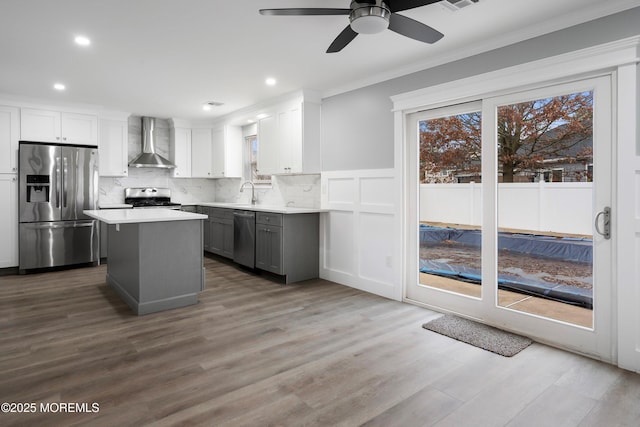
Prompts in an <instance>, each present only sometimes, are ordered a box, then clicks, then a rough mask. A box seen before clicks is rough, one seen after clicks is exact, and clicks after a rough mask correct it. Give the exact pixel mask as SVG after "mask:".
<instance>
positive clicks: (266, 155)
mask: <svg viewBox="0 0 640 427" xmlns="http://www.w3.org/2000/svg"><path fill="white" fill-rule="evenodd" d="M266 114H267V115H266V116H265V117H262V118H261V119H259V120H258V173H259V174H260V175H273V174H277V173H281V171H280V159H279V157H280V147H279V145H280V139H279V135H280V132H279V127H278V114H277V113H271V114H268V113H266Z"/></svg>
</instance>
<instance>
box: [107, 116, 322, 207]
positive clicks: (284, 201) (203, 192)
mask: <svg viewBox="0 0 640 427" xmlns="http://www.w3.org/2000/svg"><path fill="white" fill-rule="evenodd" d="M141 132H142V124H141V119H140V117H139V116H131V117H129V154H128V157H129V161H131V160H132V159H133V158H135V157H136V156H137V155H138V154H140V153H141V152H142V146H141V144H142V133H141ZM154 135H155V149H156V152H157V153H158V154H160V155H161V156H163V157H165V158H167V159H168V158H170V156H169V122H168V121H167V120H163V119H156V122H155V133H154ZM243 182H244V181H243V180H242V179H241V178H223V179H206V178H173V177H172V176H171V171H170V170H169V169H156V168H129V176H126V177H100V203H101V204H110V203H123V202H124V189H125V188H126V187H166V188H170V189H171V199H172V200H173V201H175V202H178V203H191V202H239V203H244V202H247V203H248V202H250V200H251V191H250V190H251V189H250V187H248V186H247V187H245V188H246V190H245V191H243V192H242V193H240V186H241V185H242V183H243ZM256 198H257V199H258V204H262V205H271V206H295V207H301V208H319V207H320V175H319V174H313V175H277V176H274V177H273V180H272V185H271V186H270V187H257V188H256Z"/></svg>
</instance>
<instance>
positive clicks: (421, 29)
mask: <svg viewBox="0 0 640 427" xmlns="http://www.w3.org/2000/svg"><path fill="white" fill-rule="evenodd" d="M440 1H442V0H353V1H352V2H351V5H350V6H349V9H334V8H287V9H260V11H259V12H260V14H261V15H281V16H300V15H348V16H349V25H347V27H346V28H345V29H344V30H342V32H341V33H340V34H339V35H338V37H336V39H335V40H334V41H333V43H331V45H330V46H329V49H327V53H334V52H340V51H341V50H342V49H343V48H344V47H345V46H346V45H348V44H349V43H350V42H351V41H352V40H353V39H355V38H356V36H357V35H358V34H375V33H379V32H382V31H384V30H386V29H387V28H388V29H390V30H391V31H394V32H396V33H398V34H401V35H403V36H405V37H409V38H412V39H414V40H418V41H421V42H424V43H435V42H437V41H438V40H440V39H441V38H442V37H444V34H442V33H441V32H439V31H437V30H436V29H434V28H431V27H429V26H428V25H425V24H423V23H421V22H418V21H416V20H414V19H411V18H407V17H406V16H403V15H399V14H397V13H396V12H402V11H403V10H409V9H414V8H416V7H420V6H426V5H428V4H432V3H438V2H440Z"/></svg>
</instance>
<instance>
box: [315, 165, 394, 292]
mask: <svg viewBox="0 0 640 427" xmlns="http://www.w3.org/2000/svg"><path fill="white" fill-rule="evenodd" d="M400 197H401V188H399V181H398V179H397V178H396V174H395V172H394V170H393V169H373V170H355V171H333V172H323V173H322V178H321V207H322V208H323V209H327V210H329V212H327V213H325V214H323V215H322V217H321V222H320V228H321V232H320V277H322V278H323V279H327V280H331V281H333V282H337V283H340V284H343V285H347V286H351V287H354V288H357V289H361V290H364V291H367V292H371V293H374V294H376V295H381V296H384V297H387V298H392V299H396V300H398V301H400V300H401V298H402V273H401V269H400V265H399V264H400V254H401V242H402V236H401V218H400V216H399V207H400Z"/></svg>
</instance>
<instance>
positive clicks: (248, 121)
mask: <svg viewBox="0 0 640 427" xmlns="http://www.w3.org/2000/svg"><path fill="white" fill-rule="evenodd" d="M255 122H256V121H255V120H253V119H247V123H255Z"/></svg>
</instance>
